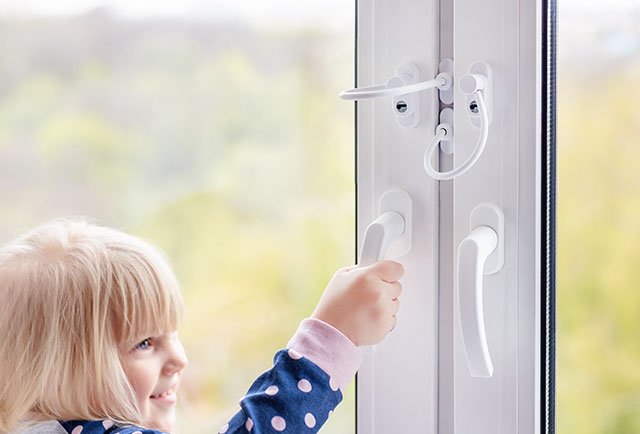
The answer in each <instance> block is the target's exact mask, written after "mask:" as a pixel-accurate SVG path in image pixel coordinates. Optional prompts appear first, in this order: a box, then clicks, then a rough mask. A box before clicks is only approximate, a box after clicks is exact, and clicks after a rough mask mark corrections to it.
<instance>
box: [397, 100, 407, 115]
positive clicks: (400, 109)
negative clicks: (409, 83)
mask: <svg viewBox="0 0 640 434" xmlns="http://www.w3.org/2000/svg"><path fill="white" fill-rule="evenodd" d="M396 110H397V111H398V113H404V112H406V111H407V103H406V102H404V101H398V102H397V103H396Z"/></svg>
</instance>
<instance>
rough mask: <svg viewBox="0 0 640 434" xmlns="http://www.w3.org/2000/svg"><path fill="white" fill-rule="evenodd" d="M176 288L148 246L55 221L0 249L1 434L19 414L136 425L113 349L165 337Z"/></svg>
mask: <svg viewBox="0 0 640 434" xmlns="http://www.w3.org/2000/svg"><path fill="white" fill-rule="evenodd" d="M183 309H184V308H183V302H182V297H181V295H180V288H179V285H178V282H177V280H176V278H175V276H174V274H173V272H172V271H171V268H170V267H169V265H168V263H167V261H166V259H165V258H164V256H163V255H162V253H161V252H160V251H159V250H157V249H156V248H154V247H153V246H152V245H150V244H149V243H147V242H145V241H143V240H141V239H139V238H136V237H134V236H131V235H128V234H125V233H123V232H120V231H117V230H114V229H109V228H106V227H102V226H98V225H95V224H91V223H89V222H87V221H83V220H69V219H57V220H54V221H52V222H49V223H46V224H44V225H42V226H40V227H38V228H36V229H34V230H33V231H31V232H29V233H27V234H25V235H24V236H22V237H21V238H19V239H17V240H15V241H14V242H12V243H9V244H7V245H5V246H3V247H2V248H0V431H10V430H11V429H13V428H15V427H16V426H17V424H18V422H20V421H21V420H22V419H24V418H25V416H26V415H27V414H28V413H35V414H38V415H41V416H43V417H44V418H48V419H56V420H70V419H83V420H96V419H106V418H108V419H112V420H114V421H116V422H120V423H123V424H134V425H144V423H145V421H144V420H143V417H142V415H141V414H140V409H139V408H138V405H137V401H136V397H135V393H134V391H133V389H132V387H131V385H130V383H129V381H128V380H127V377H126V374H125V372H124V370H123V368H122V365H121V363H120V358H119V351H118V350H119V346H121V345H122V344H123V342H128V341H131V340H132V339H136V338H138V337H139V336H140V335H141V334H144V333H149V335H152V334H153V333H158V332H168V331H173V330H175V329H176V328H177V326H178V324H179V322H180V321H181V319H182V314H183Z"/></svg>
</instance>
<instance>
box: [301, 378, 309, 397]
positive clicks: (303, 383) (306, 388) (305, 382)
mask: <svg viewBox="0 0 640 434" xmlns="http://www.w3.org/2000/svg"><path fill="white" fill-rule="evenodd" d="M298 389H300V390H301V391H303V392H305V393H307V392H311V383H309V380H306V379H304V378H303V379H302V380H300V381H298Z"/></svg>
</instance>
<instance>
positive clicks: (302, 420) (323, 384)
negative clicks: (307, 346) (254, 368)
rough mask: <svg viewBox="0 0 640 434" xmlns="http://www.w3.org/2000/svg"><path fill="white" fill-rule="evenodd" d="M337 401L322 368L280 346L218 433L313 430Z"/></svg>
mask: <svg viewBox="0 0 640 434" xmlns="http://www.w3.org/2000/svg"><path fill="white" fill-rule="evenodd" d="M340 401H342V392H340V390H339V388H338V385H337V384H334V382H333V381H332V380H331V379H330V378H329V375H328V374H327V373H326V372H324V371H323V370H322V369H320V368H319V367H318V366H317V365H315V364H314V363H313V362H311V361H310V360H308V359H307V358H305V357H302V356H300V354H298V353H297V352H295V351H294V350H280V351H278V352H277V353H276V355H275V357H274V364H273V367H272V368H271V369H269V370H268V371H266V372H265V373H263V374H262V375H260V376H259V377H258V378H257V379H256V381H255V382H254V383H253V384H252V385H251V387H250V388H249V392H247V394H246V396H245V397H244V398H243V399H242V400H241V401H240V406H241V407H242V410H241V411H239V412H238V413H237V414H236V415H235V416H233V418H232V419H231V420H230V421H229V423H228V424H225V425H224V426H223V427H222V428H221V429H220V431H219V433H220V434H240V433H242V434H246V433H252V434H267V433H268V434H275V433H279V432H282V433H285V434H303V433H304V434H307V433H308V434H312V433H317V432H318V430H319V429H320V427H322V425H324V423H325V422H326V421H327V419H328V418H329V416H330V415H331V413H332V412H333V410H334V409H335V408H336V406H337V405H338V404H339V403H340Z"/></svg>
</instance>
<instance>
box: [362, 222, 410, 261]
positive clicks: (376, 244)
mask: <svg viewBox="0 0 640 434" xmlns="http://www.w3.org/2000/svg"><path fill="white" fill-rule="evenodd" d="M402 232H404V219H403V218H402V216H401V215H400V214H398V213H397V212H395V211H387V212H385V213H383V214H381V215H380V216H379V217H378V218H377V219H375V220H374V221H373V222H371V223H370V224H369V226H367V229H366V230H365V231H364V240H363V241H362V249H361V250H360V259H359V260H358V265H360V266H366V265H371V264H373V263H374V262H378V261H380V260H381V259H382V258H384V255H385V252H386V251H387V248H388V247H389V244H391V242H392V241H393V240H395V239H396V238H398V237H399V236H400V235H401V234H402Z"/></svg>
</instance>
